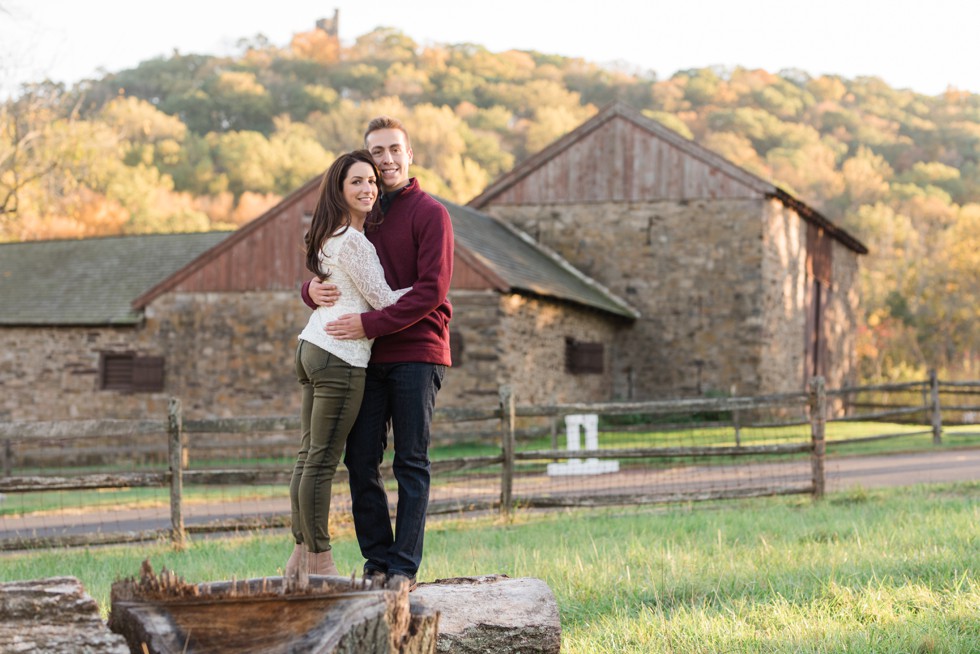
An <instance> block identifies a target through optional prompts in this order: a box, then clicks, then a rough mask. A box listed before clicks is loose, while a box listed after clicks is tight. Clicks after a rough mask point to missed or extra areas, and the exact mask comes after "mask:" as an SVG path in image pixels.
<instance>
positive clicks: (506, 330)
mask: <svg viewBox="0 0 980 654" xmlns="http://www.w3.org/2000/svg"><path fill="white" fill-rule="evenodd" d="M451 299H452V301H453V304H454V310H455V312H454V317H453V321H452V323H451V326H452V330H453V332H454V333H455V334H457V335H458V336H459V338H460V339H461V341H462V347H461V356H460V358H459V361H457V362H455V363H456V365H455V366H454V367H452V368H450V370H449V371H448V372H447V375H446V378H445V380H444V383H443V388H442V391H441V392H440V394H439V399H438V406H440V407H450V406H465V407H485V408H496V407H497V406H498V404H499V388H500V386H501V384H511V385H512V386H513V387H514V391H515V393H516V396H517V398H518V400H517V401H518V402H519V403H530V402H556V401H588V400H603V399H609V397H610V394H609V387H610V378H611V374H610V372H609V370H608V369H607V371H606V372H605V373H604V374H602V375H576V376H574V377H569V376H568V375H566V374H565V371H564V342H565V341H564V339H565V337H571V338H575V339H577V340H585V341H594V342H603V343H608V344H609V345H608V346H607V348H608V349H607V357H608V356H609V353H610V352H612V349H611V348H612V346H613V344H614V343H615V338H613V336H612V334H613V331H614V328H613V325H615V324H616V321H615V320H612V319H610V318H609V317H608V316H606V315H605V314H601V313H597V312H592V311H588V310H585V309H581V308H577V307H575V306H574V305H567V304H561V303H555V302H550V301H547V300H539V299H528V298H525V297H523V296H519V295H503V296H502V295H501V294H499V293H497V292H494V291H459V292H454V293H453V295H452V297H451ZM308 317H309V310H308V309H307V308H306V307H305V306H304V305H303V304H302V303H301V302H299V300H298V297H297V295H296V294H295V293H291V292H261V293H260V292H251V293H168V294H165V295H163V296H161V297H160V298H158V299H157V300H155V301H154V302H153V303H152V304H151V305H150V306H149V307H148V308H147V311H146V319H145V321H144V323H143V324H142V325H140V326H138V327H94V328H68V327H63V328H56V327H46V328H41V327H36V328H3V329H0V348H2V349H0V351H2V352H3V354H2V358H0V389H2V404H0V420H59V419H71V418H147V417H159V418H163V417H165V416H166V411H167V401H168V399H169V398H170V397H171V396H176V397H179V398H180V399H181V402H182V405H183V411H184V415H185V417H187V418H191V419H193V418H210V417H232V416H258V415H291V414H293V413H295V412H296V411H298V410H299V385H298V384H297V382H296V377H295V372H294V363H293V355H294V352H295V349H296V336H297V334H299V332H300V331H301V329H302V327H303V325H305V322H306V320H307V318H308ZM100 352H133V353H135V354H137V355H138V356H162V357H164V359H165V388H164V391H163V392H159V393H133V392H120V391H111V390H108V391H107V390H99V387H98V385H99V380H98V371H99V354H100Z"/></svg>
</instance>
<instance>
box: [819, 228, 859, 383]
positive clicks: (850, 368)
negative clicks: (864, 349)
mask: <svg viewBox="0 0 980 654" xmlns="http://www.w3.org/2000/svg"><path fill="white" fill-rule="evenodd" d="M831 260H832V272H831V275H832V279H833V283H832V285H831V295H830V302H829V303H828V306H827V313H826V320H827V323H826V324H827V336H828V341H829V343H830V347H828V349H827V388H841V387H842V386H854V385H856V384H857V383H858V374H857V328H858V321H859V320H860V307H861V302H860V295H859V293H858V284H859V282H858V268H859V260H858V257H857V255H855V254H854V253H853V252H852V251H850V250H848V249H847V248H845V247H844V246H843V245H841V244H839V243H836V242H835V243H834V249H833V255H832V259H831Z"/></svg>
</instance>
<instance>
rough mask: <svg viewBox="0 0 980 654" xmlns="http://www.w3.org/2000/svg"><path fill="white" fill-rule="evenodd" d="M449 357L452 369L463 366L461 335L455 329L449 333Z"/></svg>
mask: <svg viewBox="0 0 980 654" xmlns="http://www.w3.org/2000/svg"><path fill="white" fill-rule="evenodd" d="M449 357H450V360H451V361H452V362H453V367H454V368H458V367H460V366H461V365H463V335H462V334H461V333H459V332H458V331H456V330H455V329H453V330H450V332H449Z"/></svg>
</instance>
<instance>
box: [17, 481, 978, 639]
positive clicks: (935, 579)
mask: <svg viewBox="0 0 980 654" xmlns="http://www.w3.org/2000/svg"><path fill="white" fill-rule="evenodd" d="M290 549H291V544H290V543H289V539H288V537H287V536H286V535H285V534H284V533H278V534H269V533H263V534H249V535H244V536H241V537H235V538H227V539H212V540H200V539H199V540H195V541H193V542H192V544H191V546H190V547H189V549H187V550H186V551H184V552H174V551H172V550H171V549H169V548H168V547H167V546H166V544H163V543H161V544H148V545H141V546H128V547H119V546H113V547H104V548H95V549H85V550H61V551H43V552H36V553H26V554H25V553H17V554H7V555H3V565H2V566H0V579H2V580H5V581H6V580H17V579H29V578H40V577H47V576H55V575H73V576H76V577H78V578H79V579H80V580H81V581H82V583H83V584H84V585H85V587H86V589H87V590H88V592H89V593H90V594H91V595H92V596H93V597H94V598H95V599H96V600H97V601H98V602H99V605H100V606H101V607H102V610H103V612H107V611H108V608H109V607H108V594H109V587H110V585H111V583H112V581H113V580H114V579H117V578H120V577H124V576H132V575H135V574H136V573H137V572H138V570H139V564H140V561H141V560H142V559H144V558H147V557H148V558H150V560H151V562H152V563H153V565H154V567H155V568H156V569H157V570H159V569H160V568H161V567H164V566H165V567H167V568H169V569H172V570H175V571H176V572H177V573H178V574H179V575H181V576H183V577H184V578H185V579H186V580H188V581H207V580H218V579H231V578H237V579H243V578H249V577H258V576H263V575H275V574H277V573H278V568H279V567H280V566H282V565H283V563H284V562H285V559H286V557H287V555H288V554H289V551H290ZM335 558H336V559H337V560H338V563H339V566H340V568H341V570H345V569H346V570H353V569H354V568H356V567H358V566H359V563H360V559H359V556H358V555H357V551H356V544H355V542H354V540H353V537H352V534H351V533H350V532H349V530H348V529H344V528H341V529H338V530H337V533H336V535H335ZM977 570H980V483H967V484H956V485H936V486H919V487H911V488H895V489H884V490H874V491H863V490H855V491H851V492H848V493H846V494H838V495H830V496H828V497H827V498H826V499H825V500H823V501H819V502H814V501H812V500H810V499H809V498H806V497H798V496H797V497H792V498H771V499H756V500H751V501H737V502H736V501H729V502H725V503H718V504H710V505H706V504H698V505H696V506H694V505H692V506H686V505H684V506H670V507H660V508H656V509H654V508H616V509H602V510H576V511H560V512H558V511H555V512H543V513H536V512H535V513H531V512H517V513H516V514H515V515H514V517H513V519H512V520H510V521H506V522H502V521H500V519H498V518H490V517H482V518H470V519H454V520H445V519H443V520H439V521H434V522H432V523H431V524H430V526H429V528H428V530H427V534H426V555H425V560H424V562H423V567H422V570H420V579H421V580H422V581H425V580H431V579H435V578H440V577H452V576H465V575H481V574H490V573H505V574H508V575H510V576H512V577H523V576H529V577H537V578H540V579H543V580H544V581H546V582H547V583H548V585H549V586H550V587H551V589H552V590H553V591H554V593H555V596H556V598H557V601H558V605H559V609H560V614H561V622H562V629H563V652H568V653H569V654H604V653H610V654H611V653H613V652H615V653H620V652H625V653H637V654H639V653H644V654H647V653H658V652H665V653H666V652H670V653H680V652H684V653H708V652H711V653H717V652H733V653H734V652H765V653H782V652H786V653H790V652H793V653H799V652H814V653H815V652H827V653H830V652H857V653H881V654H886V653H887V654H892V653H895V652H909V653H913V654H920V653H931V652H937V653H939V652H942V653H963V654H966V653H975V652H980V579H978V576H977Z"/></svg>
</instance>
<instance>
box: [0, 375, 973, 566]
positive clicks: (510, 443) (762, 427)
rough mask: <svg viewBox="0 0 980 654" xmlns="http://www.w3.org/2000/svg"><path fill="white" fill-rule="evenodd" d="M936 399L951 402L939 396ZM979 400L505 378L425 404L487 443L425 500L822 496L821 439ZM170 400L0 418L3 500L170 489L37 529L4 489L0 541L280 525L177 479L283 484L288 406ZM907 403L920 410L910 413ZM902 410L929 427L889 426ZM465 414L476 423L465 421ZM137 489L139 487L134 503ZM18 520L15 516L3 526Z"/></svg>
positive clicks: (283, 518) (832, 442)
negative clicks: (146, 518) (587, 423)
mask: <svg viewBox="0 0 980 654" xmlns="http://www.w3.org/2000/svg"><path fill="white" fill-rule="evenodd" d="M951 396H952V397H951ZM969 397H973V398H976V400H975V402H974V403H972V404H971V403H970V402H969V401H968V398H969ZM953 398H955V399H953ZM941 399H946V400H951V401H949V402H947V403H946V404H941V402H940V400H941ZM954 401H955V403H953V402H954ZM869 409H870V410H871V411H868V410H869ZM880 409H886V410H884V411H882V410H880ZM978 413H980V382H946V381H939V380H938V379H937V378H936V376H935V375H931V376H930V379H929V380H926V381H921V382H911V383H903V384H878V385H873V386H862V387H849V388H841V389H836V390H834V389H824V387H823V380H822V379H820V378H816V379H814V380H812V382H811V385H810V390H809V392H808V393H792V394H779V395H767V396H758V397H728V398H696V399H682V400H668V401H651V402H605V403H567V404H558V405H552V406H531V405H520V404H518V403H517V402H516V398H515V397H514V396H513V395H512V394H511V393H510V392H509V390H508V389H506V388H504V389H502V390H501V398H500V404H499V406H498V408H496V409H466V408H442V409H439V410H437V412H436V419H437V424H441V425H443V426H450V427H453V430H451V431H452V432H453V433H455V434H457V439H459V440H466V439H469V440H471V441H473V442H476V443H483V444H484V445H485V447H484V448H483V449H484V450H485V451H486V453H485V454H477V455H465V456H464V455H460V456H451V457H434V460H433V461H432V477H433V496H432V498H431V501H430V506H429V511H430V513H433V514H435V513H441V512H457V511H467V510H487V509H492V510H498V511H501V512H504V513H506V512H508V511H510V510H511V509H512V508H513V507H514V506H516V505H520V506H532V507H549V506H597V505H604V504H639V503H665V502H677V501H699V500H718V499H724V498H744V497H757V496H763V495H782V494H799V493H807V494H810V495H812V496H814V497H817V498H819V497H821V496H822V495H823V494H824V492H825V488H826V452H827V449H828V448H831V449H834V448H840V447H844V446H855V445H859V444H867V443H872V442H875V441H885V440H891V439H912V438H917V437H921V436H926V435H931V436H932V442H933V444H936V445H938V444H941V443H942V438H943V431H944V428H943V424H944V417H945V419H946V420H947V421H948V422H949V423H954V422H956V423H963V422H964V417H969V416H973V417H974V418H975V416H976V414H978ZM181 414H182V412H181V408H180V402H179V400H177V399H173V400H171V402H170V405H169V407H168V415H167V416H166V418H165V419H160V420H152V419H151V420H73V421H37V422H33V421H31V422H28V421H13V422H0V444H2V447H0V457H2V473H3V474H2V475H0V494H3V495H5V496H7V498H8V500H9V499H12V498H15V497H20V498H21V499H22V501H23V502H24V503H27V500H28V499H32V500H34V499H36V498H37V497H38V496H40V495H43V494H46V493H53V492H56V491H60V492H62V493H67V494H68V495H74V494H81V493H84V492H86V491H113V490H115V491H123V490H125V491H127V492H131V491H133V489H160V490H162V491H166V492H167V493H168V494H169V497H168V498H167V501H166V504H167V506H168V507H169V512H168V514H167V515H166V516H165V519H166V526H165V527H157V528H146V529H143V528H137V529H128V528H113V529H108V528H107V527H106V525H104V524H102V523H95V525H94V527H95V528H94V529H93V530H92V533H75V532H73V531H72V529H74V528H75V527H77V525H73V524H71V522H72V520H71V518H70V517H68V518H66V519H65V521H64V525H63V528H61V529H60V530H59V529H57V528H51V527H50V525H47V524H45V529H38V528H36V527H35V528H31V527H30V526H29V524H28V523H29V522H30V520H28V518H29V517H30V516H32V515H35V514H36V515H43V514H45V512H47V513H58V511H56V510H52V509H49V508H44V509H41V510H36V511H35V510H34V509H30V508H28V509H24V510H23V511H21V512H20V513H18V512H17V511H16V510H13V509H10V508H9V505H10V504H13V502H9V501H8V502H7V503H6V504H7V505H8V507H5V506H4V504H3V503H0V549H4V550H9V549H21V548H24V547H41V546H52V545H80V544H104V543H110V542H134V541H138V540H147V539H153V538H160V537H166V538H169V539H170V540H171V541H172V542H173V543H174V545H175V546H177V547H182V546H183V545H184V543H185V542H186V535H187V533H188V532H207V531H225V530H232V529H253V528H261V527H282V526H285V525H287V524H288V508H287V510H286V511H283V510H282V506H281V501H280V500H281V498H280V500H277V501H279V504H278V505H277V506H278V509H276V508H275V507H273V508H272V509H270V510H268V511H265V512H261V511H257V512H253V513H251V514H247V515H245V514H242V515H236V516H230V517H229V516H227V515H215V516H211V518H210V519H208V520H206V521H203V522H202V521H197V522H195V523H194V524H191V525H188V524H185V520H186V518H187V515H188V511H189V510H191V509H193V508H194V507H195V506H196V505H197V504H196V503H198V502H201V501H202V500H200V499H198V498H197V497H196V495H195V498H194V499H189V498H188V496H187V493H188V492H191V493H192V494H195V493H198V492H199V491H200V490H201V489H214V488H250V489H255V488H262V487H280V488H282V487H286V486H288V482H289V478H290V475H291V466H290V465H288V464H284V462H285V461H288V459H284V458H283V457H282V456H280V457H279V460H278V461H272V462H271V463H270V462H269V459H270V458H275V457H273V456H270V455H269V454H268V453H269V452H275V451H277V450H278V451H286V450H288V449H289V448H291V447H294V443H295V437H293V436H292V435H291V433H294V432H296V431H297V430H298V429H299V420H298V418H294V417H282V416H273V417H252V418H247V417H246V418H242V417H239V418H222V419H203V420H202V419H194V420H184V419H183V418H182V415H181ZM588 415H596V416H601V417H602V420H603V424H602V429H601V433H602V435H603V439H604V440H605V441H606V442H605V445H604V446H601V447H600V446H598V441H597V440H596V441H595V442H594V443H592V444H590V443H589V442H588V437H587V438H586V441H587V442H586V446H585V447H579V446H578V445H576V446H575V447H574V448H573V447H572V442H571V432H569V434H568V436H569V448H567V449H562V448H561V447H559V445H558V440H559V430H558V428H557V426H558V424H559V423H560V421H562V420H563V419H568V418H570V417H575V416H588ZM916 416H918V418H919V420H918V422H914V419H915V417H916ZM910 420H912V421H913V423H912V424H913V425H915V424H919V425H921V426H923V427H925V429H912V430H906V431H901V430H896V429H897V428H896V427H894V426H891V427H889V426H890V425H900V424H903V423H906V422H908V421H910ZM869 422H870V423H877V422H882V423H883V424H882V430H881V431H875V432H874V433H862V434H856V435H848V434H846V433H843V434H839V435H835V436H834V437H833V438H832V439H828V438H827V436H826V434H827V430H828V428H830V429H841V428H843V427H844V426H846V425H847V424H855V423H869ZM967 422H968V423H969V421H967ZM475 423H483V424H482V425H481V426H477V427H472V425H474V424H475ZM488 423H490V424H488ZM969 424H974V423H969ZM460 425H463V426H464V427H463V428H460ZM467 425H469V426H470V427H467ZM958 433H959V434H960V435H961V436H962V435H963V434H969V432H958ZM460 434H462V435H464V436H465V437H466V438H465V439H462V438H460V436H459V435H460ZM596 438H598V437H597V436H596ZM120 440H122V441H123V443H122V444H119V443H118V441H120ZM488 441H492V443H490V444H489V445H488V444H487V442H488ZM231 449H238V450H248V451H249V452H251V451H254V452H255V455H254V456H252V457H251V458H249V457H245V458H244V459H243V461H240V462H239V463H238V465H236V466H228V465H222V460H220V459H219V458H217V457H216V456H215V455H213V454H208V456H205V454H207V453H213V452H217V451H221V450H231ZM44 456H54V457H61V458H60V459H59V463H58V464H57V465H54V464H51V463H50V462H48V463H45V460H44V459H43V457H44ZM127 457H129V459H127ZM209 457H210V458H209ZM34 459H37V460H38V461H39V463H38V464H37V467H38V470H37V471H36V472H35V473H34V474H27V473H26V472H25V470H26V468H27V467H28V462H30V461H33V460H34ZM65 459H75V460H76V461H86V462H88V461H90V460H91V461H96V462H97V461H100V460H101V461H103V462H115V465H114V466H113V467H114V468H129V469H113V470H110V471H107V470H93V469H90V468H94V467H95V468H97V467H98V465H97V464H94V463H86V464H85V465H84V466H83V465H78V464H77V463H76V464H73V463H72V461H65ZM198 459H200V460H198ZM132 460H138V461H141V463H140V465H143V466H145V467H146V468H147V469H146V470H137V471H134V470H132V469H131V468H132V465H131V464H130V463H126V462H127V461H130V462H131V461H132ZM120 462H122V463H120ZM103 467H105V466H103ZM385 467H386V468H390V464H385ZM581 470H591V471H592V472H581ZM15 471H16V472H18V474H14V472H15ZM587 475H590V476H587ZM345 480H346V471H345V470H343V469H342V468H341V469H339V470H338V471H337V476H336V479H335V487H339V486H346V484H344V481H345ZM2 497H3V496H0V500H2ZM153 501H155V502H157V503H159V501H158V500H153ZM249 501H251V502H257V500H249ZM139 502H140V500H139V499H138V498H137V499H133V500H131V501H130V504H132V505H134V506H135V505H139ZM37 503H38V504H39V505H41V506H42V507H43V506H44V503H43V502H41V501H39V500H38V502H37ZM273 503H274V502H273ZM287 506H288V505H287ZM98 510H104V511H106V512H108V511H110V509H109V508H105V509H98ZM70 515H71V513H70V512H69V516H70ZM141 519H142V518H139V517H137V518H136V519H135V524H137V525H139V524H141V523H140V522H139V521H140V520H141ZM18 520H22V521H23V522H24V523H25V525H27V526H24V527H20V526H14V527H12V526H11V525H12V524H13V523H16V522H17V521H18ZM41 532H44V534H46V535H44V534H42V533H41Z"/></svg>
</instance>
